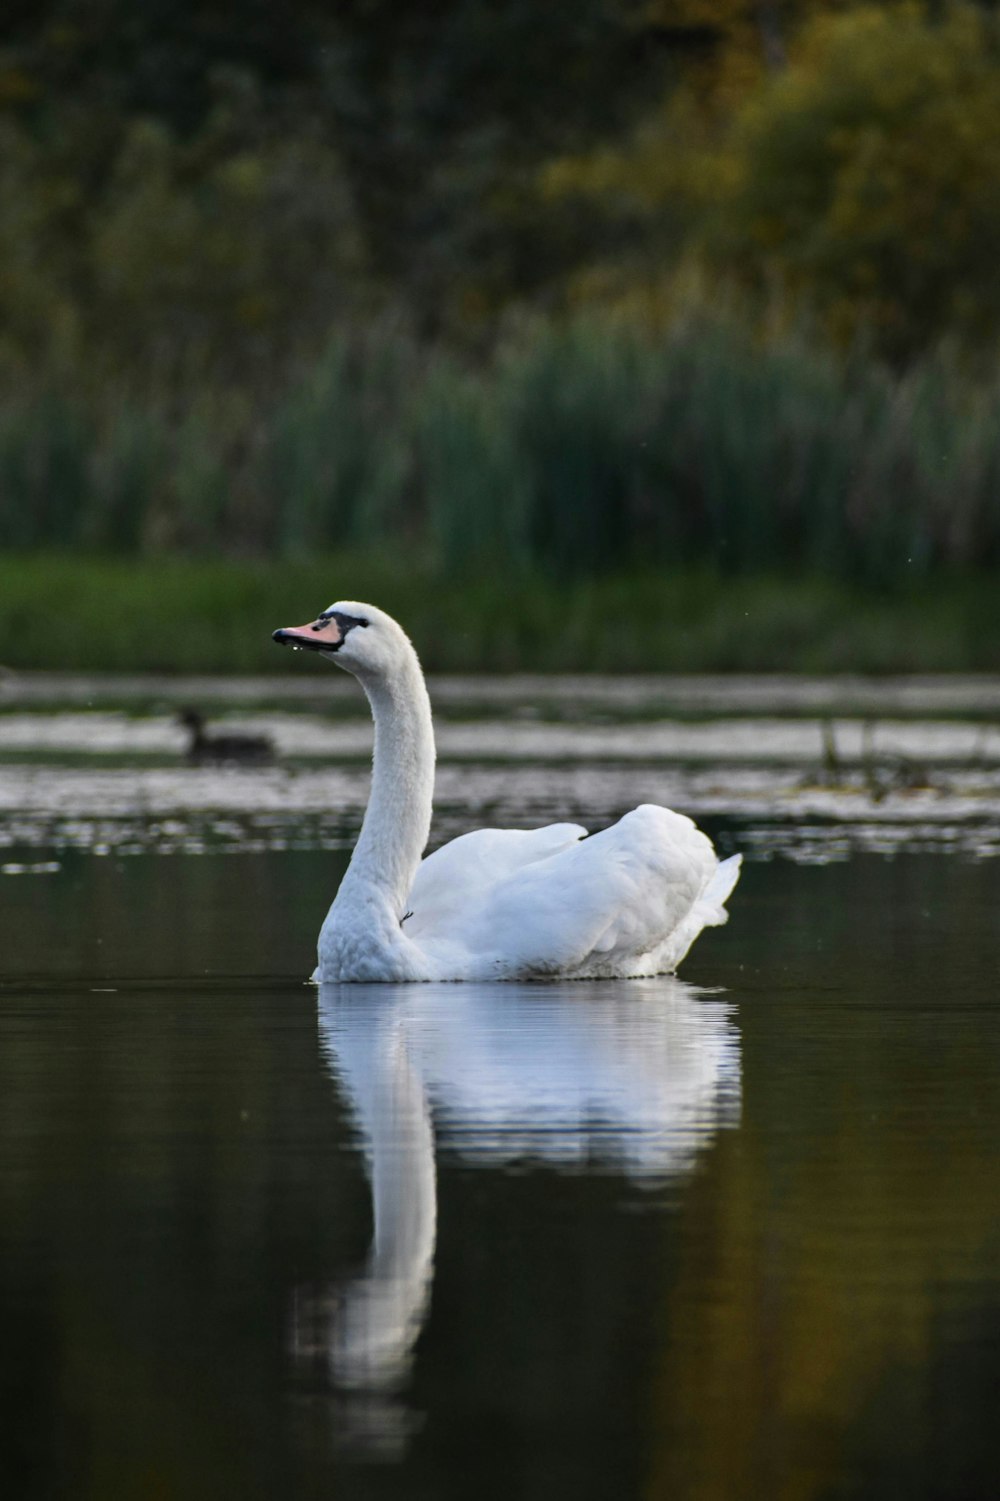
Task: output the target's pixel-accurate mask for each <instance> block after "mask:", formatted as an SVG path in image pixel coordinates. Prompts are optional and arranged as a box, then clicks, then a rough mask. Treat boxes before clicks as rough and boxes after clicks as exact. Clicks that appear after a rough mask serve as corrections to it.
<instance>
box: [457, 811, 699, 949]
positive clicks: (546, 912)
mask: <svg viewBox="0 0 1000 1501" xmlns="http://www.w3.org/2000/svg"><path fill="white" fill-rule="evenodd" d="M718 870H719V864H718V861H717V859H716V856H715V851H714V850H713V848H712V845H711V842H710V841H709V840H708V839H707V838H706V836H705V835H704V834H702V833H701V832H700V830H698V829H697V828H695V826H694V824H693V823H692V822H691V820H690V819H689V818H685V817H684V816H683V815H682V814H678V813H672V812H670V811H669V810H668V809H666V808H658V807H654V806H652V805H649V804H646V805H644V806H643V807H640V808H636V809H634V810H633V811H632V812H631V813H627V814H626V815H625V817H624V818H622V819H621V820H620V821H619V822H618V823H616V824H614V825H613V826H612V827H611V828H610V829H604V830H602V831H601V832H600V833H599V834H594V835H592V836H591V837H590V838H589V839H587V840H586V841H584V842H583V843H582V844H575V845H573V846H572V847H569V848H566V849H563V850H561V851H559V852H557V853H554V854H553V855H551V856H549V857H548V858H547V859H544V860H541V861H538V862H536V863H533V864H531V865H528V866H525V868H524V869H523V870H521V871H519V872H517V873H515V874H514V875H512V876H510V877H509V878H508V879H507V880H506V881H504V882H503V884H502V885H501V886H500V887H498V888H497V889H496V890H495V891H494V892H493V893H492V898H491V901H490V904H489V908H488V910H486V911H483V912H481V913H480V914H478V915H477V917H476V919H474V922H473V924H472V925H471V926H472V930H471V931H467V933H466V934H465V935H463V936H464V937H465V941H466V943H467V944H468V946H469V948H470V949H471V950H472V951H473V952H476V951H479V952H483V951H484V950H485V949H486V948H487V946H489V948H490V949H492V951H493V952H494V953H497V954H498V955H499V956H500V957H501V960H502V963H503V967H504V970H505V972H507V973H520V974H530V973H537V974H539V975H543V974H572V973H574V972H575V973H580V972H583V973H595V974H600V973H617V974H622V973H651V972H655V971H658V970H661V969H672V968H674V966H675V965H676V964H677V963H679V961H680V959H681V958H683V956H684V953H686V952H687V949H688V947H689V946H690V944H691V942H692V941H693V938H694V937H695V936H696V935H697V932H699V931H700V930H701V928H702V927H703V926H705V924H706V922H709V921H712V920H714V921H716V922H718V921H720V920H721V919H720V917H719V916H718V915H716V916H715V917H714V919H713V917H712V916H711V915H710V914H711V910H712V909H711V906H710V905H709V904H706V903H704V902H703V900H702V899H703V897H704V896H705V894H706V893H707V892H708V891H709V888H710V886H711V882H712V880H713V878H714V877H715V875H716V872H717V871H718ZM470 916H471V914H470ZM675 951H676V952H675ZM644 960H645V961H648V962H646V963H644ZM633 965H634V966H635V967H634V968H633V967H632V966H633Z"/></svg>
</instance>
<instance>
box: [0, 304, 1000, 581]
mask: <svg viewBox="0 0 1000 1501" xmlns="http://www.w3.org/2000/svg"><path fill="white" fill-rule="evenodd" d="M96 385H97V383H91V384H90V386H89V387H83V388H82V389H81V388H78V387H76V386H74V383H73V381H72V380H71V379H70V378H69V377H68V376H66V374H65V373H62V374H61V375H60V377H59V379H58V380H55V379H52V380H48V381H44V382H43V381H41V380H40V379H39V380H37V381H35V382H34V383H33V382H31V381H27V382H25V383H23V384H22V385H21V386H20V387H19V388H18V389H16V390H8V392H7V394H6V396H5V397H4V398H3V399H2V400H0V546H3V547H5V548H8V549H25V548H45V547H52V548H65V547H71V546H76V545H81V546H86V547H88V548H89V549H92V550H98V551H108V552H118V553H124V554H128V555H135V554H144V555H150V554H162V553H169V552H181V553H186V554H188V555H192V556H198V555H211V554H218V553H220V552H221V553H222V554H224V555H227V556H232V557H254V556H256V557H261V558H263V557H270V558H275V557H285V558H296V557H305V556H308V555H309V554H311V553H314V552H316V551H317V550H326V549H330V548H342V547H355V548H356V547H364V548H376V549H377V548H379V547H382V546H388V547H391V548H392V549H393V550H396V551H398V550H399V548H400V547H402V548H405V549H416V550H417V551H418V552H419V553H420V554H421V555H422V556H427V557H429V558H431V559H432V560H434V561H435V562H436V564H438V565H440V566H441V567H443V568H444V570H445V572H449V571H451V572H455V571H459V572H461V571H463V570H465V571H468V570H470V569H472V570H482V569H483V567H484V566H485V567H487V568H491V569H492V568H500V569H503V570H504V571H505V573H507V574H508V575H510V574H512V573H514V572H517V573H520V574H523V573H526V572H530V573H532V574H534V575H538V576H545V575H548V576H549V577H560V576H562V577H566V578H571V577H578V576H579V577H586V576H594V575H599V574H601V573H604V572H607V571H608V570H612V569H622V568H628V567H631V566H634V565H636V564H640V563H641V564H642V565H657V566H664V567H671V568H675V567H678V566H680V565H684V566H692V565H694V566H701V565H711V566H712V567H713V568H717V569H720V570H722V571H723V573H726V574H729V575H740V574H750V573H759V572H761V571H764V572H774V571H781V570H784V571H788V570H796V569H807V570H809V571H813V572H816V571H819V572H828V573H830V574H832V575H835V576H837V577H839V578H842V579H844V580H848V581H852V580H853V581H858V582H864V583H865V584H875V585H879V586H882V585H898V584H902V583H905V582H906V581H907V580H913V579H919V578H924V577H930V576H933V575H935V574H937V573H938V572H940V571H942V570H954V569H988V568H992V567H994V566H996V564H997V563H998V562H1000V384H998V382H997V380H995V379H985V378H983V377H982V375H979V376H978V377H976V378H973V377H972V376H971V375H969V374H968V373H967V372H963V370H962V369H961V367H960V366H959V365H958V364H957V363H956V362H955V361H953V360H951V359H949V358H948V357H947V356H946V355H944V354H939V355H935V356H933V357H928V358H927V359H926V360H925V361H924V362H923V363H922V364H920V365H918V366H915V367H913V368H911V369H910V370H909V371H908V372H907V373H905V374H903V375H894V374H892V373H890V372H888V371H887V370H886V369H884V368H883V367H881V366H879V365H877V364H875V363H874V362H873V361H871V360H868V359H865V358H864V357H863V356H862V355H860V354H856V355H855V356H853V357H851V358H848V359H843V358H840V357H837V356H834V355H832V354H828V353H824V352H821V351H820V350H818V349H817V348H815V347H812V346H810V344H809V343H808V342H807V341H806V340H805V339H804V338H802V337H800V336H798V335H796V334H795V333H790V334H786V335H785V336H784V337H782V338H775V339H771V340H764V339H762V338H760V337H759V336H756V335H755V334H753V333H752V332H751V330H750V329H749V328H748V327H746V326H742V325H740V324H739V323H737V322H734V321H726V320H725V319H722V318H712V317H709V316H707V315H705V314H704V313H702V314H699V315H698V316H692V317H691V318H689V319H686V320H681V321H678V322H677V323H676V324H675V325H674V326H673V327H672V328H669V329H667V330H665V331H660V332H652V331H648V330H639V329H637V328H635V327H634V326H628V325H627V324H625V323H623V322H621V321H616V320H613V319H610V318H608V317H597V316H595V315H590V316H589V317H587V318H581V319H579V320H577V321H576V322H571V323H568V324H567V323H564V324H557V323H554V322H553V323H544V322H539V321H532V322H530V323H526V324H524V325H522V326H520V327H518V328H516V329H513V330H512V331H511V332H510V333H509V334H508V336H507V337H506V338H505V339H504V340H503V341H502V342H501V343H500V344H499V345H498V347H497V348H496V349H495V350H494V351H493V352H492V353H491V354H490V355H489V357H487V358H481V359H479V360H473V359H470V358H463V357H460V356H459V355H457V354H455V353H454V352H448V351H443V350H437V349H433V348H426V347H419V346H418V345H417V344H416V342H415V341H414V340H413V339H412V338H411V337H410V336H409V335H408V334H407V333H406V332H405V331H403V330H402V329H400V328H396V327H391V326H388V325H380V326H378V327H376V328H374V329H370V330H367V331H365V332H363V333H357V332H354V331H351V330H344V331H342V332H340V333H338V334H337V336H336V337H335V338H333V339H331V341H330V342H329V345H328V347H327V349H326V351H325V353H324V354H323V356H322V358H320V359H319V360H317V361H315V362H313V363H312V364H310V365H309V366H308V367H307V368H300V369H296V370H294V371H292V372H290V373H287V374H286V376H285V377H284V379H283V380H282V381H281V382H280V383H277V384H276V385H274V386H267V385H264V384H263V383H258V384H256V385H253V386H248V387H247V388H246V389H240V388H232V387H230V386H226V385H223V384H222V383H221V382H213V381H212V380H211V379H209V378H208V377H207V376H206V377H203V378H202V379H200V380H196V381H194V382H192V384H191V386H190V387H188V388H185V389H171V390H158V389H156V388H155V384H150V383H147V386H146V388H145V389H144V390H143V391H140V390H139V389H138V388H133V389H130V390H129V391H127V392H124V391H122V390H118V389H115V388H114V383H113V382H109V383H107V384H105V385H104V386H101V387H98V388H97V389H95V386H96Z"/></svg>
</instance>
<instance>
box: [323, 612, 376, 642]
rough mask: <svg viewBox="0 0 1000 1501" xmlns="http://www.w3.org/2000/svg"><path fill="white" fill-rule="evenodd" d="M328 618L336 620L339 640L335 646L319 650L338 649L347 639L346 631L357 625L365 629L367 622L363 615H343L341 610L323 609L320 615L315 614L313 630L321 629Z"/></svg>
mask: <svg viewBox="0 0 1000 1501" xmlns="http://www.w3.org/2000/svg"><path fill="white" fill-rule="evenodd" d="M330 620H335V621H336V622H337V625H338V627H339V629H340V640H339V641H338V642H337V644H336V646H329V647H328V646H323V647H321V648H320V650H321V651H339V650H340V648H341V647H342V646H343V644H344V642H345V641H346V640H347V633H348V631H353V630H354V627H355V626H358V625H359V626H361V627H362V629H364V630H367V628H368V624H369V622H368V621H367V620H366V619H365V618H364V616H363V615H345V614H344V612H343V610H324V611H323V613H322V615H319V616H317V618H316V624H315V625H314V626H313V630H314V631H321V630H323V628H324V626H325V625H326V624H327V622H328V621H330Z"/></svg>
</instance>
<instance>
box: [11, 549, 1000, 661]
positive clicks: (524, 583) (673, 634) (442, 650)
mask: <svg viewBox="0 0 1000 1501" xmlns="http://www.w3.org/2000/svg"><path fill="white" fill-rule="evenodd" d="M336 598H342V599H343V598H355V599H362V600H368V601H370V602H373V603H376V604H380V605H382V606H384V607H385V608H386V609H388V610H389V611H390V612H391V613H393V614H394V615H396V616H397V617H398V618H399V619H400V620H401V621H402V622H403V623H404V624H405V626H406V628H407V629H408V630H409V632H410V634H411V635H412V637H413V639H414V641H415V642H416V644H417V646H418V649H419V651H420V653H421V656H422V658H423V660H424V663H425V665H426V666H427V667H428V668H429V669H432V670H436V671H475V670H484V671H501V672H508V671H518V670H520V671H574V670H575V671H604V672H616V671H617V672H639V671H647V672H655V671H669V672H684V671H691V672H725V671H736V672H741V671H758V672H759V671H772V672H773V671H794V672H813V671H815V672H819V671H824V672H831V671H832V672H839V671H854V672H874V673H879V672H949V671H1000V611H998V610H997V608H996V585H995V582H994V581H993V580H991V579H988V578H987V579H976V578H973V579H966V580H962V581H956V582H955V583H953V584H952V583H944V584H939V585H935V586H934V587H933V588H924V587H922V588H916V587H911V588H910V589H907V590H906V591H896V592H893V593H891V594H886V593H883V592H877V591H874V590H870V589H862V588H859V587H851V586H849V585H847V584H844V583H837V582H834V581H831V580H830V579H828V578H825V577H819V576H804V577H799V578H795V579H789V578H779V577H775V576H770V577H768V576H762V575H756V576H749V577H739V578H724V577H721V576H719V575H718V574H716V573H711V572H708V571H706V570H699V569H689V570H685V571H679V572H668V571H664V570H657V569H647V570H645V571H639V570H632V571H629V572H620V573H613V574H609V575H605V576H603V577H601V578H598V579H594V580H589V581H579V582H576V583H573V584H565V585H559V584H553V583H552V582H551V581H550V580H546V581H541V580H537V579H532V578H530V577H527V576H524V575H515V576H512V577H507V576H506V575H505V574H504V573H503V572H502V571H500V570H498V571H494V572H493V573H491V574H488V575H487V574H481V575H479V576H464V577H444V576H441V575H439V574H438V573H436V572H435V571H434V570H432V569H431V568H430V567H429V566H422V565H420V564H419V563H414V562H413V561H412V560H410V559H393V558H389V557H385V556H381V555H379V554H378V553H376V552H374V551H372V552H367V553H354V554H346V553H345V554H339V555H328V556H324V557H319V558H317V559H315V560H314V561H310V562H308V563H302V562H287V561H285V562H273V563H266V564H265V563H235V562H233V563H229V562H226V563H221V562H208V561H192V560H188V559H178V558H162V559H153V560H125V559H108V558H100V557H94V558H88V557H86V556H73V557H70V556H66V555H53V554H46V553H30V554H23V555H20V556H11V555H7V556H4V557H2V558H0V665H2V666H4V667H6V668H11V669H15V670H16V669H18V668H24V669H28V668H36V669H37V668H50V669H63V670H68V669H80V670H89V671H106V672H128V671H166V672H223V673H225V672H268V671H272V672H288V671H313V672H315V671H316V664H315V663H314V662H312V661H310V660H309V659H307V658H304V657H302V656H298V655H293V654H291V653H289V652H280V651H279V650H278V649H277V648H276V647H275V646H273V645H272V643H271V640H270V633H271V631H272V630H273V629H274V627H276V626H279V625H288V624H298V623H299V622H300V621H302V620H305V619H307V618H308V617H309V616H310V615H312V614H313V613H315V612H317V611H319V610H320V609H322V608H323V607H325V606H326V605H328V604H330V603H331V602H332V601H333V600H334V599H336Z"/></svg>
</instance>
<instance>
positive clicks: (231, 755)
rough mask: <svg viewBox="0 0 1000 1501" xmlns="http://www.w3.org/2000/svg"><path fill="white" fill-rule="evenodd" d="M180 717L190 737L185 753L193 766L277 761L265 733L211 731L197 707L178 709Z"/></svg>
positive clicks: (265, 763) (255, 763)
mask: <svg viewBox="0 0 1000 1501" xmlns="http://www.w3.org/2000/svg"><path fill="white" fill-rule="evenodd" d="M177 718H178V719H179V720H180V722H181V724H182V725H183V726H184V727H185V729H186V730H187V731H188V732H189V734H190V736H191V739H190V740H189V742H188V747H187V750H186V752H185V756H186V759H187V760H188V761H189V762H190V763H191V765H192V766H221V765H226V764H229V765H232V764H239V765H241V766H266V765H269V764H270V763H271V762H272V761H273V760H274V745H273V743H272V742H271V740H269V739H268V737H267V736H266V735H242V734H229V735H218V734H209V732H208V731H207V730H206V729H205V718H204V715H203V714H202V713H201V712H200V711H199V710H198V709H179V710H178V713H177Z"/></svg>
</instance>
